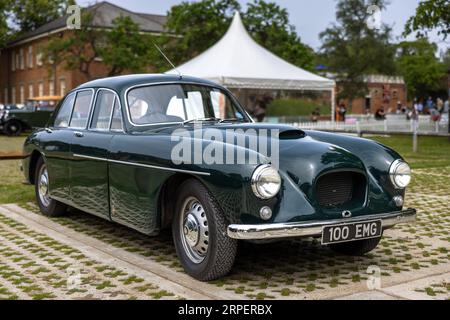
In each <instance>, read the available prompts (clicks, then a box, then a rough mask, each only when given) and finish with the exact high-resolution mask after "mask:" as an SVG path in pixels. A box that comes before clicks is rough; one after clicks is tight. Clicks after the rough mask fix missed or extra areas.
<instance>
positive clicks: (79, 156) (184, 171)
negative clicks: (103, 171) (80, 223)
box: [73, 153, 211, 176]
mask: <svg viewBox="0 0 450 320" xmlns="http://www.w3.org/2000/svg"><path fill="white" fill-rule="evenodd" d="M73 156H74V157H75V158H82V159H89V160H95V161H103V162H108V163H118V164H124V165H131V166H136V167H142V168H150V169H158V170H165V171H172V172H181V173H189V174H197V175H201V176H210V175H211V174H210V173H209V172H202V171H191V170H183V169H176V168H168V167H160V166H154V165H150V164H143V163H138V162H131V161H120V160H112V159H107V158H99V157H92V156H87V155H84V154H76V153H74V154H73Z"/></svg>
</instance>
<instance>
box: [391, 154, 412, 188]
mask: <svg viewBox="0 0 450 320" xmlns="http://www.w3.org/2000/svg"><path fill="white" fill-rule="evenodd" d="M402 166H406V167H404V168H405V169H406V172H408V174H404V173H403V174H399V172H398V171H399V169H400V168H402ZM400 175H402V176H403V175H407V176H409V179H407V181H406V182H404V183H400V182H399V181H398V180H397V178H398V177H399V176H400ZM389 177H390V178H391V182H392V184H393V185H394V187H395V188H396V189H406V187H407V186H408V185H409V184H410V182H411V167H410V166H409V165H408V163H406V162H405V161H403V160H400V159H397V160H395V161H394V162H393V163H392V164H391V167H390V168H389Z"/></svg>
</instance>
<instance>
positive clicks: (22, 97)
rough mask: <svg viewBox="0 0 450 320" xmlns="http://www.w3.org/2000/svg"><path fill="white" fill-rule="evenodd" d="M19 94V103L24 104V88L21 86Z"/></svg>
mask: <svg viewBox="0 0 450 320" xmlns="http://www.w3.org/2000/svg"><path fill="white" fill-rule="evenodd" d="M19 94H20V103H21V104H25V86H24V85H23V84H21V85H20V87H19Z"/></svg>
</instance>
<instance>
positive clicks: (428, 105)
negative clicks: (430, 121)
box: [425, 97, 434, 113]
mask: <svg viewBox="0 0 450 320" xmlns="http://www.w3.org/2000/svg"><path fill="white" fill-rule="evenodd" d="M426 108H427V110H425V111H426V112H428V113H431V111H432V110H433V109H434V103H433V98H431V97H428V100H427V103H426Z"/></svg>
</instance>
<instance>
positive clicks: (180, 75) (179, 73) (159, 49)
mask: <svg viewBox="0 0 450 320" xmlns="http://www.w3.org/2000/svg"><path fill="white" fill-rule="evenodd" d="M153 45H154V46H155V47H156V49H158V51H159V53H161V55H162V56H163V57H164V59H166V61H167V62H168V63H169V64H170V65H171V66H172V68H173V69H174V70H175V71H176V72H177V73H178V76H179V77H180V80H181V79H183V75H182V74H181V72H180V71H179V70H178V69H177V68H176V67H175V65H174V64H173V63H172V61H170V59H169V58H167V56H166V55H165V54H164V52H163V51H162V50H161V48H160V47H159V46H158V45H157V44H156V43H153Z"/></svg>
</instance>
